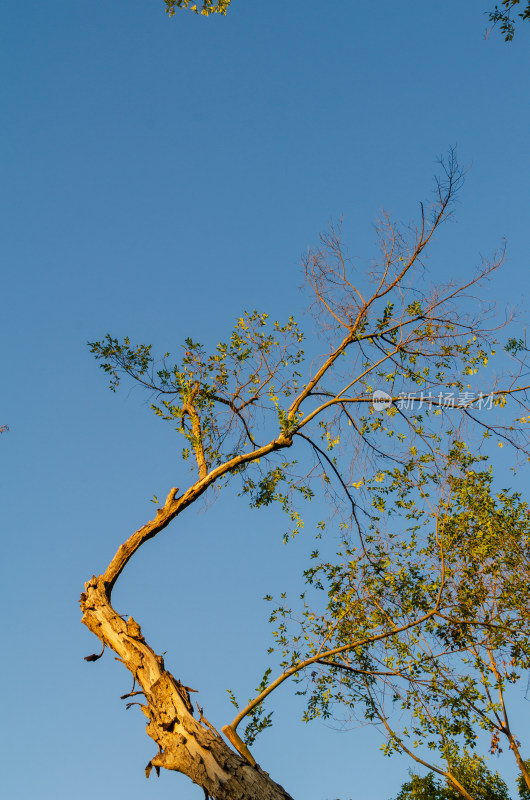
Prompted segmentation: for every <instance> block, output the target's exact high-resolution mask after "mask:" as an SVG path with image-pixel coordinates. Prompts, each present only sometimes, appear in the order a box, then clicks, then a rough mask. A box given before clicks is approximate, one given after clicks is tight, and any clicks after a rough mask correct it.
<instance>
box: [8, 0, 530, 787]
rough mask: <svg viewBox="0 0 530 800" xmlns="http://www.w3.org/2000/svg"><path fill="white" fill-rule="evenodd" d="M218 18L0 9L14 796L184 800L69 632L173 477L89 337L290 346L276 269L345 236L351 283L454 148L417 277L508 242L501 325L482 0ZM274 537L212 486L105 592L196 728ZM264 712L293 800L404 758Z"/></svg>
mask: <svg viewBox="0 0 530 800" xmlns="http://www.w3.org/2000/svg"><path fill="white" fill-rule="evenodd" d="M232 5H233V7H232V9H231V11H230V14H229V16H228V17H226V18H209V19H200V18H195V17H194V16H193V15H191V14H182V13H181V14H177V15H176V16H175V17H174V18H173V19H168V17H167V16H166V15H165V14H164V13H163V4H162V0H158V1H157V0H129V1H128V2H127V3H125V2H124V0H122V2H118V1H117V0H113V2H108V0H107V2H103V0H94V1H93V2H91V3H90V4H89V5H88V4H86V3H84V4H82V3H75V2H72V0H68V2H67V0H49V2H47V3H38V2H35V0H29V2H25V3H13V2H12V3H4V4H3V9H2V26H1V30H0V37H1V42H0V61H1V70H2V75H3V76H4V81H3V84H4V90H3V101H2V105H3V109H2V119H3V122H2V126H1V129H0V138H1V142H2V166H1V181H2V193H1V199H0V202H1V214H0V226H1V228H2V231H1V241H2V300H3V302H2V315H1V324H2V341H3V349H2V352H3V357H2V361H3V381H2V390H1V395H0V417H1V418H0V424H8V425H9V427H10V431H9V433H6V434H4V435H2V437H1V440H0V457H1V459H2V472H1V475H0V497H1V503H2V516H3V523H2V527H3V530H4V537H3V538H4V541H3V558H2V566H1V567H0V570H1V573H2V587H3V590H4V600H3V611H4V622H3V641H4V648H5V656H4V658H3V660H2V671H3V681H2V685H3V689H4V691H3V718H4V725H5V728H6V731H7V736H6V741H5V743H4V744H3V745H2V750H3V752H4V754H5V764H6V766H5V768H4V770H3V773H2V777H1V778H0V781H1V783H2V784H3V785H4V796H5V797H8V798H10V800H26V799H27V798H33V797H35V796H37V797H39V798H42V800H47V799H48V798H50V800H52V798H53V800H62V798H65V799H66V798H70V797H72V796H75V797H76V798H78V799H79V800H85V799H86V800H88V798H92V797H94V795H95V793H97V792H98V791H99V790H101V787H102V786H105V787H106V788H105V792H104V796H105V797H106V798H107V797H113V796H116V797H125V796H127V797H128V798H131V800H136V798H138V799H139V798H147V797H149V798H151V797H152V798H160V800H162V798H164V800H165V798H170V797H171V798H173V797H175V796H176V795H178V796H179V798H180V799H181V800H194V799H195V798H199V797H202V793H201V790H200V789H198V788H197V787H194V786H193V785H191V784H190V783H189V782H188V781H187V779H185V778H182V777H181V776H178V775H174V774H164V775H162V777H161V779H160V780H156V779H153V778H152V779H151V780H150V781H148V782H147V781H146V780H145V778H144V775H143V767H144V765H145V764H146V763H147V761H148V760H149V759H150V757H151V756H152V755H153V743H152V742H151V741H150V740H149V739H148V738H147V737H146V736H145V734H144V732H143V727H144V725H143V721H142V719H143V717H142V718H141V715H140V712H138V710H137V709H131V710H130V711H129V712H125V710H124V709H123V704H122V703H121V701H120V700H119V695H120V694H124V693H125V692H126V691H128V689H129V685H130V681H129V676H128V674H127V673H125V671H124V670H123V669H122V668H121V667H120V666H119V665H118V664H116V662H114V661H113V660H112V658H111V657H110V655H107V656H106V657H105V659H102V660H101V661H99V662H98V663H97V664H86V663H85V662H84V661H83V656H85V655H87V654H88V653H91V652H93V651H94V649H95V648H96V647H97V644H98V643H97V642H96V641H95V640H94V639H93V637H91V635H90V634H89V633H88V632H87V631H85V630H84V629H83V628H82V627H81V625H80V624H79V617H80V614H79V608H78V605H77V599H78V596H79V593H80V591H81V590H82V586H83V582H84V581H85V580H86V579H87V578H89V577H90V576H91V575H92V574H93V573H94V572H99V571H101V570H103V569H104V567H105V566H106V564H107V563H108V561H109V560H110V557H111V556H112V554H113V553H114V551H115V549H116V547H117V546H118V544H119V543H120V541H121V540H122V539H123V538H125V537H126V536H127V535H128V534H129V533H130V532H132V530H134V529H135V528H137V527H139V526H140V525H141V524H143V523H144V522H145V521H146V520H147V519H148V518H149V515H150V514H152V511H153V506H152V505H151V504H150V503H149V498H150V497H151V496H152V495H153V494H158V495H162V496H163V495H164V493H165V492H167V490H168V489H169V488H170V487H171V486H175V485H180V486H182V485H184V484H183V481H185V480H186V476H187V474H186V472H185V470H184V468H183V467H182V465H181V464H180V463H179V459H178V453H179V449H178V446H177V442H176V441H175V439H174V437H172V435H171V432H170V431H169V430H166V429H165V427H164V426H163V425H162V424H161V423H160V422H159V421H158V420H156V419H155V418H154V417H153V416H152V415H151V414H150V413H149V410H148V408H147V406H146V403H145V398H143V397H142V395H141V394H140V393H139V392H136V391H131V392H128V391H125V392H122V393H120V394H119V395H117V396H113V395H112V394H111V393H110V392H108V390H107V388H106V384H105V381H104V379H103V375H102V374H100V371H99V370H98V367H97V365H96V364H95V362H94V361H93V359H92V358H91V357H90V355H89V353H88V349H87V347H86V342H87V341H88V340H93V339H95V338H100V337H102V336H103V335H104V334H105V333H106V332H107V331H110V332H111V333H113V335H116V336H122V335H126V334H128V335H130V336H131V337H132V338H133V339H136V340H140V341H147V342H152V343H153V344H154V345H155V346H157V347H158V348H159V350H161V351H164V350H166V349H169V350H173V351H175V350H177V351H178V347H179V345H180V343H181V342H182V340H183V339H184V337H185V336H192V337H193V338H194V339H196V340H199V341H204V342H206V343H209V344H212V343H215V342H216V341H217V340H218V339H219V338H222V337H224V336H225V335H226V334H227V333H228V332H229V330H230V328H231V325H232V321H233V319H234V318H235V317H236V316H239V315H240V314H241V312H242V311H243V310H245V309H247V310H251V309H253V308H255V307H257V308H259V309H260V310H264V311H267V312H269V313H270V314H271V315H272V316H274V317H278V318H282V317H286V316H287V315H289V314H291V313H294V314H295V315H296V316H297V317H298V318H299V319H300V321H301V323H302V325H303V326H304V325H305V326H306V330H308V331H309V332H310V331H311V321H310V318H308V317H307V316H305V315H304V307H305V298H304V297H303V295H301V294H300V292H299V286H300V284H301V282H302V275H301V271H300V266H299V263H300V254H301V253H302V252H303V251H304V250H305V249H306V248H307V246H308V245H309V244H311V243H313V242H315V241H316V238H317V236H318V233H319V232H320V231H321V230H322V229H323V228H325V227H326V225H327V223H328V222H329V221H330V220H333V219H337V218H338V217H339V216H340V215H341V214H342V215H344V238H345V241H346V243H347V244H348V247H349V250H350V252H351V254H352V255H353V256H355V257H356V258H358V259H359V263H369V261H370V259H371V258H372V256H373V255H374V252H375V251H374V246H375V234H374V228H373V221H374V219H375V218H376V217H377V215H378V212H379V210H380V209H381V207H383V206H384V207H385V208H388V209H390V210H391V211H392V212H393V214H394V215H395V216H396V217H397V218H398V219H402V220H404V221H405V222H407V221H408V220H409V219H410V218H411V217H412V216H413V215H414V214H415V213H416V211H417V208H418V201H420V200H423V199H426V198H427V199H428V197H429V193H430V190H431V187H432V177H433V175H434V174H435V172H436V158H437V156H439V155H440V154H443V153H444V152H445V151H447V148H448V147H449V146H451V145H455V144H456V145H457V146H458V152H459V155H460V158H461V160H462V162H463V163H464V164H466V165H469V166H470V171H469V174H468V177H467V180H466V184H465V186H464V189H463V191H462V194H461V198H460V203H459V205H458V206H457V209H456V217H455V222H454V224H451V225H448V226H446V227H445V228H444V230H443V232H442V233H441V234H440V237H439V241H438V242H437V243H436V246H435V248H434V251H433V257H432V261H431V262H430V266H431V270H432V272H433V274H434V275H436V274H437V273H439V274H440V275H443V277H444V278H448V277H450V276H453V275H454V276H460V275H462V274H463V273H465V272H466V271H470V272H471V271H472V270H473V268H474V266H475V265H476V264H477V263H478V262H479V260H480V257H481V256H482V255H488V254H491V252H492V251H493V250H494V249H495V248H496V247H497V246H498V245H499V244H500V243H501V241H502V238H503V237H506V238H507V241H508V255H507V259H506V262H505V265H504V269H503V274H502V276H501V277H500V278H497V279H496V282H495V284H491V285H490V286H489V287H488V291H489V292H490V296H491V299H492V301H493V300H494V301H498V302H499V304H500V306H501V307H502V306H503V305H505V304H511V305H517V306H520V324H521V326H523V327H524V324H525V319H526V318H527V314H528V307H527V305H526V306H525V295H527V294H528V292H527V285H528V275H529V271H530V256H529V255H528V237H527V234H528V216H529V210H528V208H529V204H528V191H529V187H530V150H529V148H528V141H529V133H530V107H529V97H530V95H529V88H530V86H529V83H530V81H529V76H530V50H529V42H530V39H529V36H530V29H529V30H528V31H527V30H525V29H524V27H523V28H521V30H520V32H519V33H518V35H517V36H516V39H515V41H514V43H513V44H511V45H506V44H504V42H503V41H502V39H501V38H500V36H498V35H492V36H490V38H489V39H488V40H487V41H485V40H484V36H483V34H484V31H485V30H486V27H487V25H486V18H485V16H484V15H483V13H482V12H483V10H484V8H485V7H486V6H487V0H467V2H465V3H462V2H461V0H446V2H444V3H439V2H436V3H435V2H425V0H407V2H406V3H397V2H395V1H394V0H382V2H377V3H376V2H373V3H366V2H364V3H362V2H360V0H337V2H335V3H332V4H331V3H329V4H324V3H322V2H317V0H307V2H304V3H285V2H280V0H267V2H265V1H264V0H261V2H259V1H258V0H233V4H232ZM526 27H529V28H530V26H528V25H527V26H526ZM281 525H282V521H281V520H279V518H278V516H277V515H275V514H274V512H271V513H269V514H267V513H263V514H261V515H260V514H257V513H256V512H250V511H249V510H248V509H247V508H246V507H245V505H244V502H243V501H242V500H238V499H237V498H236V497H235V495H234V494H233V493H232V494H231V493H230V492H227V494H226V496H222V497H221V498H220V499H219V501H218V502H217V503H216V504H215V505H214V506H213V507H212V508H210V509H208V510H207V511H205V510H204V509H203V510H200V511H199V512H197V513H195V512H192V513H191V514H189V515H188V517H187V518H186V519H185V520H183V521H182V523H181V524H179V525H178V526H177V525H174V526H173V527H171V528H170V529H169V530H168V531H166V532H165V533H164V534H162V535H161V536H160V537H159V538H158V539H157V540H156V541H155V542H153V543H150V544H149V545H148V546H147V547H146V548H144V550H143V551H142V552H141V553H140V554H138V556H137V557H136V559H135V560H134V562H133V563H132V564H131V565H130V566H129V568H128V570H127V572H126V573H125V574H124V576H123V577H122V579H121V580H120V583H119V585H118V587H117V589H116V592H115V595H114V599H115V605H116V607H118V608H119V610H120V613H132V614H134V616H135V618H136V619H138V620H139V621H140V622H141V624H142V627H143V630H144V633H145V634H146V636H147V638H148V640H149V641H150V642H151V643H152V644H153V646H154V647H155V648H156V649H158V650H159V651H161V650H167V651H168V655H167V665H168V667H169V668H170V669H171V670H172V671H173V672H174V673H175V674H176V676H177V677H179V678H181V679H182V680H183V682H184V683H185V684H188V685H192V686H195V685H196V687H197V688H199V689H200V695H199V698H200V701H201V703H202V704H203V705H204V708H205V713H206V715H207V716H208V718H209V719H211V720H212V721H213V722H214V723H215V724H216V725H217V726H220V725H222V724H224V723H225V722H227V721H229V719H231V716H232V708H231V706H230V705H229V701H228V695H227V693H226V688H231V689H233V690H234V691H236V692H238V693H239V694H240V695H242V696H244V695H247V696H250V694H251V693H252V689H253V688H254V686H255V685H256V684H257V682H258V681H259V679H260V678H261V674H262V672H263V668H264V666H265V665H266V664H265V663H264V653H265V650H266V647H267V645H268V636H269V633H268V630H267V624H266V612H267V609H266V607H265V604H264V603H263V602H262V600H261V598H262V597H263V595H264V594H265V593H266V592H268V591H271V590H272V591H278V590H281V589H283V588H285V587H287V586H293V585H296V583H295V581H296V580H297V576H298V575H299V563H300V559H302V558H303V556H304V554H305V553H306V552H307V549H308V547H309V543H308V542H305V541H303V540H300V541H296V542H294V543H293V544H292V545H290V546H289V547H288V548H287V549H286V548H285V547H283V545H282V543H281V533H282V530H283V529H282V527H281ZM190 595H192V596H193V597H194V604H193V606H192V607H190V605H189V602H186V598H187V597H188V598H189V596H190ZM161 607H162V610H161ZM282 692H283V693H282V694H280V695H279V696H278V700H277V702H276V706H275V707H276V712H275V718H276V720H277V724H276V726H275V728H273V731H272V732H266V733H265V734H264V735H263V736H262V739H261V741H259V740H258V743H257V745H256V753H257V758H258V761H259V762H260V763H261V764H262V766H263V767H264V768H265V769H267V770H268V771H269V772H270V773H271V775H272V776H273V777H274V778H275V779H276V780H277V781H279V782H280V783H282V784H284V785H285V787H286V788H287V789H288V791H289V792H291V794H292V795H293V796H294V797H299V798H301V797H303V798H305V800H333V799H334V798H337V797H340V798H342V800H348V798H350V797H351V798H353V797H355V798H363V800H387V798H390V797H391V796H392V795H395V793H396V792H397V789H398V787H399V785H400V783H401V781H402V780H404V779H405V778H406V775H407V770H408V767H409V764H408V763H407V762H406V761H405V760H404V759H395V758H394V759H390V760H389V759H385V758H384V757H383V756H382V755H381V754H380V753H379V751H378V748H379V746H380V744H381V741H380V739H379V738H378V735H377V734H376V733H375V732H374V731H371V730H367V729H362V730H352V731H350V732H348V733H337V732H336V731H333V730H331V729H330V728H328V727H326V726H324V725H320V724H315V725H313V726H303V725H301V723H300V722H299V716H300V712H301V705H300V704H299V703H297V702H296V699H293V698H292V697H291V696H290V694H289V691H287V690H285V689H283V690H282ZM525 715H527V713H526V711H525ZM525 715H522V717H524V716H525ZM503 759H504V757H503ZM493 766H494V767H497V766H498V767H499V768H500V769H502V771H503V772H504V774H505V775H507V776H508V777H510V776H512V775H513V769H512V766H511V764H510V762H509V761H506V763H505V761H504V760H499V762H498V763H497V762H493Z"/></svg>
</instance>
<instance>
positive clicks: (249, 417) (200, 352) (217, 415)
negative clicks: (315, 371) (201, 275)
mask: <svg viewBox="0 0 530 800" xmlns="http://www.w3.org/2000/svg"><path fill="white" fill-rule="evenodd" d="M302 340H303V336H302V334H301V333H300V331H299V330H298V327H297V325H296V323H295V322H294V320H293V319H292V318H290V319H289V320H288V322H287V323H286V324H285V325H280V323H278V322H275V323H273V324H272V325H270V323H269V321H268V315H267V314H260V313H258V312H257V311H254V312H253V313H247V314H245V315H244V316H243V317H241V318H240V319H238V320H237V322H236V325H235V327H234V330H233V332H232V335H231V337H230V339H229V341H227V342H220V343H219V344H218V345H217V348H216V350H215V352H214V353H213V354H211V355H208V354H207V352H206V350H205V348H204V347H203V346H202V345H201V344H199V343H197V342H194V341H193V340H192V339H190V338H188V339H186V340H185V344H184V347H183V350H184V355H183V357H182V359H181V360H180V362H174V363H170V361H169V358H170V354H169V353H166V354H165V355H164V357H163V358H162V359H161V361H158V362H157V361H155V359H154V357H153V355H152V353H151V350H152V347H151V345H144V344H141V345H132V344H131V342H130V340H129V338H128V337H125V338H124V339H123V341H120V340H118V339H116V338H113V337H112V336H110V335H109V334H107V336H106V338H105V339H104V340H102V341H97V342H90V343H89V346H90V350H91V352H92V353H93V354H94V355H95V357H96V359H98V360H99V361H101V367H102V368H103V369H104V371H105V372H106V373H107V374H108V375H109V376H110V388H111V389H112V390H113V391H115V390H116V388H117V387H118V385H119V383H120V379H121V378H122V376H124V375H126V376H128V377H130V378H133V379H134V380H135V381H136V382H138V383H140V384H142V385H143V386H145V387H147V388H148V389H150V390H151V391H152V392H153V395H154V397H155V402H153V403H152V404H151V407H152V409H153V410H154V412H155V414H156V415H157V416H159V417H160V418H161V419H163V420H165V421H167V422H170V423H171V424H172V425H173V426H174V428H175V430H176V431H177V432H178V433H180V434H181V435H182V436H184V438H185V439H186V440H187V445H186V446H185V447H184V449H183V451H182V457H183V459H184V460H186V461H187V460H188V459H189V458H190V455H193V456H195V459H194V460H192V462H191V463H192V465H193V466H194V467H195V468H197V467H198V469H199V474H200V472H201V467H203V468H205V469H206V470H210V469H212V468H213V467H215V466H217V465H218V464H220V463H221V462H222V461H223V460H226V459H229V458H230V457H231V456H232V455H233V454H234V453H237V452H240V450H241V449H243V448H244V447H245V446H250V447H253V446H254V445H255V436H256V435H257V430H258V428H257V427H256V426H253V422H254V419H253V416H254V414H253V412H255V410H256V409H260V411H272V412H273V416H274V418H275V419H276V422H278V421H279V423H280V427H282V425H283V426H284V418H285V412H284V409H283V407H282V401H284V400H285V399H286V398H289V397H290V396H291V395H292V394H293V393H294V392H296V391H297V390H298V380H299V377H300V374H299V372H298V371H297V365H298V364H300V362H301V361H302V359H303V350H302V348H301V343H302ZM251 431H252V432H251ZM195 462H196V463H195Z"/></svg>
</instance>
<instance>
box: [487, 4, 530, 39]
mask: <svg viewBox="0 0 530 800" xmlns="http://www.w3.org/2000/svg"><path fill="white" fill-rule="evenodd" d="M523 3H526V5H524V6H523V7H522V8H521V10H520V11H519V10H518V8H519V6H520V5H521V0H502V3H501V4H500V6H498V5H496V6H495V8H494V9H493V11H490V12H489V18H490V22H492V23H493V24H494V25H499V27H500V30H501V33H502V34H503V35H504V40H505V41H506V42H511V41H512V40H513V37H514V36H515V24H516V20H515V18H516V17H519V18H520V19H522V20H530V0H523Z"/></svg>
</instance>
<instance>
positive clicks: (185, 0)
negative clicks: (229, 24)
mask: <svg viewBox="0 0 530 800" xmlns="http://www.w3.org/2000/svg"><path fill="white" fill-rule="evenodd" d="M164 3H165V4H166V13H167V14H169V16H170V17H172V16H173V15H174V13H175V11H176V9H177V8H184V9H189V10H190V11H193V12H194V13H195V14H201V15H202V16H203V17H208V16H210V14H226V11H227V9H228V6H229V5H230V3H231V0H200V2H199V3H196V2H194V0H164Z"/></svg>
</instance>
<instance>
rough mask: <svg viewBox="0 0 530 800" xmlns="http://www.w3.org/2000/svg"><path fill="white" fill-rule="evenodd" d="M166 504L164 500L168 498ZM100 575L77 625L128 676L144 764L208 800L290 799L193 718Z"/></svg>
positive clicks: (181, 692) (185, 697) (178, 687)
mask: <svg viewBox="0 0 530 800" xmlns="http://www.w3.org/2000/svg"><path fill="white" fill-rule="evenodd" d="M168 500H169V498H168ZM107 587H108V583H107V581H106V580H105V577H104V576H102V575H100V576H99V577H97V578H96V577H95V576H94V577H93V578H92V579H91V580H90V581H88V583H86V584H85V591H84V592H83V593H82V595H81V610H82V611H83V619H82V621H83V624H84V625H86V626H87V628H88V629H89V630H91V631H92V633H94V634H95V635H96V636H97V637H98V639H99V640H100V641H101V642H102V643H103V644H104V645H106V646H107V647H109V648H110V649H111V650H113V651H114V652H115V653H116V655H117V656H118V660H119V661H121V662H122V663H123V664H124V665H125V666H126V667H127V669H128V670H129V671H130V672H131V673H132V675H133V676H134V678H135V681H136V683H137V684H138V686H139V687H140V689H141V694H143V696H144V698H145V702H143V703H141V708H142V711H143V713H144V714H145V716H146V717H147V720H148V723H147V727H146V732H147V734H148V735H149V736H150V737H151V739H153V741H154V742H156V744H157V745H158V753H157V754H156V755H155V756H154V757H153V758H152V759H151V761H150V762H149V764H148V765H147V766H146V770H145V771H146V776H147V777H149V774H150V772H151V770H152V769H153V768H154V769H155V770H156V771H157V772H159V771H160V768H161V767H163V768H164V769H168V770H176V771H177V772H181V773H183V774H184V775H187V776H188V777H189V778H190V779H191V780H192V781H193V782H194V783H196V784H198V785H199V786H201V787H202V788H203V789H204V791H205V793H207V795H209V796H210V797H211V798H213V800H292V798H291V796H290V795H289V794H287V792H286V791H285V790H284V789H283V788H282V787H281V786H279V785H278V784H277V783H275V782H274V781H273V780H272V779H271V778H270V777H269V775H268V774H267V773H266V772H264V771H263V770H262V769H261V768H260V767H259V766H258V765H255V766H252V765H251V764H250V763H249V762H248V761H247V760H245V759H244V758H242V757H241V756H240V755H239V754H238V753H235V752H234V751H233V750H232V749H231V748H230V747H229V746H228V745H227V744H226V742H225V741H224V739H223V738H222V737H221V736H220V735H219V733H217V731H216V730H215V729H214V728H213V727H212V726H211V725H209V723H208V722H207V721H206V720H205V719H204V717H203V716H202V713H201V715H200V719H196V718H195V716H194V711H193V706H192V704H191V700H190V697H189V693H188V690H187V689H186V687H185V686H183V685H182V684H181V683H180V681H178V680H177V679H176V678H174V677H173V676H172V675H171V674H170V673H169V672H168V671H167V670H166V669H165V666H164V659H163V658H162V657H161V656H159V655H157V654H156V653H155V652H154V651H153V650H152V649H151V648H150V647H149V645H148V644H147V643H146V641H145V639H144V637H143V635H142V631H141V629H140V626H139V625H138V623H137V622H136V621H135V620H134V619H133V618H132V617H129V619H128V620H127V621H125V620H124V619H122V617H120V616H119V615H118V614H117V613H116V611H115V610H114V609H113V608H112V605H111V603H110V598H109V592H108V588H107Z"/></svg>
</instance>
